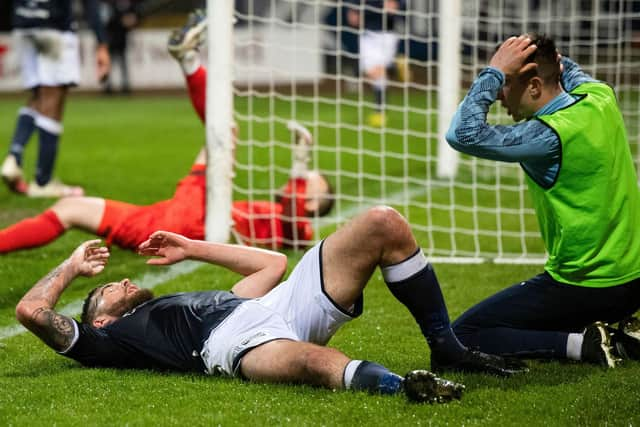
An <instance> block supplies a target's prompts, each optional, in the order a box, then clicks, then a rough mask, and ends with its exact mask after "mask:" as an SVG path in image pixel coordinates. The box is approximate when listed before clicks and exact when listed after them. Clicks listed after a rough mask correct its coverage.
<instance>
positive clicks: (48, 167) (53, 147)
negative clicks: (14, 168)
mask: <svg viewBox="0 0 640 427" xmlns="http://www.w3.org/2000/svg"><path fill="white" fill-rule="evenodd" d="M36 126H37V127H38V134H39V143H40V146H39V152H38V166H37V169H36V182H37V183H38V185H40V186H43V185H46V184H47V183H48V182H49V181H50V180H51V176H52V174H53V166H54V164H55V161H56V155H57V153H58V140H59V139H60V134H61V133H62V125H61V124H60V122H58V121H55V120H53V119H50V118H48V117H44V116H38V118H37V119H36Z"/></svg>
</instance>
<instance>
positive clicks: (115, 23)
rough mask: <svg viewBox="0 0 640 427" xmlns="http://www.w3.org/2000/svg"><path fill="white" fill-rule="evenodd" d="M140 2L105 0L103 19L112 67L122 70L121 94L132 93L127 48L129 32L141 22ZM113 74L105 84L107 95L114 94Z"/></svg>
mask: <svg viewBox="0 0 640 427" xmlns="http://www.w3.org/2000/svg"><path fill="white" fill-rule="evenodd" d="M138 4H139V3H138V2H137V1H134V0H103V2H102V9H101V10H102V19H103V21H104V22H105V29H106V31H107V41H108V44H109V54H110V55H111V63H112V67H115V66H116V64H117V66H118V68H120V82H121V83H120V92H122V93H125V94H128V93H130V92H131V85H130V80H129V66H128V63H127V46H128V39H129V32H130V31H131V30H132V29H133V28H135V27H136V26H137V25H138V24H139V22H140V14H139V12H138ZM112 77H113V74H110V75H109V76H108V77H107V79H106V81H105V83H104V91H105V93H109V94H110V93H113V85H112Z"/></svg>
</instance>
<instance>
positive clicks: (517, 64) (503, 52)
mask: <svg viewBox="0 0 640 427" xmlns="http://www.w3.org/2000/svg"><path fill="white" fill-rule="evenodd" d="M537 48H538V46H536V45H535V44H531V39H530V38H529V37H527V36H519V37H509V38H508V39H507V40H505V42H504V43H502V45H501V46H500V48H498V51H497V52H496V53H495V54H494V55H493V58H491V62H490V63H489V66H491V67H494V68H497V69H499V70H500V71H502V72H503V73H504V75H505V76H506V77H507V78H513V77H516V76H518V75H519V74H524V73H526V72H528V71H531V70H533V69H535V68H536V67H537V66H538V64H536V63H535V62H530V63H528V64H525V63H524V62H525V61H526V60H527V58H528V57H529V56H530V55H531V54H532V53H533V52H535V51H536V49H537Z"/></svg>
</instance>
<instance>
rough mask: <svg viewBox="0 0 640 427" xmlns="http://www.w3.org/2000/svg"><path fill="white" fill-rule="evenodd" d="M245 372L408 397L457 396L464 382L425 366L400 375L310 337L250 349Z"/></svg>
mask: <svg viewBox="0 0 640 427" xmlns="http://www.w3.org/2000/svg"><path fill="white" fill-rule="evenodd" d="M240 369H241V371H242V374H243V375H244V377H246V378H248V379H249V380H252V381H260V382H280V383H282V382H284V383H304V384H311V385H316V386H320V387H327V388H330V389H346V390H353V391H365V392H368V393H371V394H383V395H396V394H405V395H406V396H407V398H408V399H409V400H410V401H412V402H419V403H422V402H428V403H445V402H449V401H451V400H454V399H460V398H461V397H462V393H463V391H464V386H463V385H462V384H456V383H454V382H451V381H447V380H443V379H440V378H438V377H436V376H435V375H434V374H433V373H431V372H428V371H411V372H409V373H408V374H407V375H406V376H405V377H401V376H400V375H397V374H395V373H393V372H391V371H390V370H389V369H387V368H385V367H384V366H382V365H380V364H378V363H374V362H369V361H366V360H350V359H349V358H348V357H347V356H346V355H345V354H344V353H342V352H341V351H339V350H337V349H335V348H330V347H324V346H320V345H317V344H312V343H308V342H300V341H291V340H284V339H280V340H273V341H269V342H267V343H265V344H262V345H260V346H258V347H254V348H253V349H251V350H249V351H248V352H247V353H246V354H245V356H244V357H243V358H242V360H241V362H240Z"/></svg>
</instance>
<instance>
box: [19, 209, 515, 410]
mask: <svg viewBox="0 0 640 427" xmlns="http://www.w3.org/2000/svg"><path fill="white" fill-rule="evenodd" d="M98 243H99V241H96V240H94V241H89V242H85V243H84V244H82V245H80V247H78V249H76V250H75V251H74V252H73V253H72V255H71V256H70V258H69V259H67V260H66V261H64V262H63V263H62V264H60V266H59V267H57V268H56V269H54V270H53V271H52V272H51V273H49V274H48V275H47V276H45V277H44V278H42V279H41V280H40V281H39V282H38V283H37V284H36V285H35V286H34V287H33V288H32V289H31V290H30V291H29V292H27V294H26V295H25V296H24V297H23V298H22V299H21V301H20V302H19V303H18V306H17V308H16V314H17V318H18V319H19V321H20V322H21V323H22V324H23V325H24V326H25V327H27V328H28V329H29V330H30V331H31V332H33V333H34V334H35V335H37V336H38V337H39V338H40V339H42V340H43V341H44V342H45V343H46V344H47V345H48V346H50V347H51V348H52V349H54V350H55V351H57V352H59V353H61V354H63V355H65V356H67V357H70V358H72V359H75V360H77V361H79V362H80V363H82V364H83V365H86V366H92V367H93V366H96V367H100V366H102V367H115V368H131V369H157V370H174V371H187V372H199V373H203V372H204V373H207V374H212V375H214V374H222V375H227V376H236V377H240V378H246V379H248V380H252V381H261V382H284V383H307V384H314V385H318V386H324V387H328V388H331V389H353V390H366V391H370V392H372V393H382V394H397V393H405V394H406V395H407V396H408V397H409V398H410V399H411V400H414V401H418V402H446V401H448V400H452V399H459V398H460V397H461V394H462V391H463V386H461V385H459V384H455V383H452V382H449V381H445V380H441V379H439V378H437V377H436V376H435V375H434V374H432V373H431V372H428V371H424V370H419V371H412V372H410V373H408V374H407V375H406V376H405V377H401V376H399V375H396V374H394V373H393V372H391V371H389V370H388V369H387V368H385V367H384V366H382V365H379V364H377V363H373V362H368V361H361V360H352V359H351V358H349V357H347V356H346V355H345V354H344V353H342V352H340V351H339V350H337V349H334V348H330V347H325V344H326V343H327V342H328V341H329V340H330V339H331V337H332V336H333V335H334V334H335V332H336V331H337V330H338V328H339V327H340V326H341V325H342V324H344V323H346V322H348V321H349V320H351V319H353V318H355V317H358V316H359V315H360V314H361V312H362V308H363V295H362V291H363V289H364V287H365V286H366V284H367V282H368V281H369V279H370V278H371V275H372V274H373V272H374V270H375V269H376V267H378V266H379V267H380V269H381V272H382V276H383V278H384V280H385V283H386V284H387V286H388V287H389V290H390V291H391V293H392V294H393V295H394V296H395V297H396V298H397V299H398V300H399V301H400V302H401V303H403V304H404V305H405V306H406V307H407V308H408V309H409V311H410V312H411V314H412V315H413V317H414V318H415V320H416V322H417V323H418V325H419V327H420V329H421V331H422V334H423V335H424V337H425V338H426V340H427V342H428V344H429V347H430V349H431V354H432V369H435V370H440V371H443V370H460V371H471V372H486V373H490V374H494V375H502V376H508V375H511V374H513V373H517V372H522V371H524V368H523V366H522V365H521V364H519V363H515V364H514V361H508V360H505V359H503V358H502V357H498V356H490V355H487V354H484V353H480V352H477V351H471V350H469V349H467V348H466V347H464V346H463V345H461V344H460V342H459V341H458V340H457V338H456V337H455V335H454V333H453V331H452V330H451V326H450V324H449V316H448V313H447V308H446V305H445V302H444V298H443V295H442V292H441V289H440V285H439V283H438V281H437V279H436V276H435V273H434V271H433V267H432V266H431V264H429V262H428V261H427V259H426V257H425V256H424V254H423V252H422V250H421V249H420V248H419V247H418V244H417V242H416V240H415V238H414V237H413V235H412V233H411V229H410V227H409V224H408V223H407V221H406V220H405V219H404V218H403V217H402V216H401V215H400V214H399V213H398V212H397V211H395V210H393V209H392V208H388V207H376V208H372V209H369V210H368V211H366V212H364V213H362V214H360V215H359V216H357V217H355V218H354V219H353V220H351V221H350V222H349V223H347V224H346V225H345V226H344V227H342V228H340V229H339V230H338V231H336V232H335V233H333V234H331V235H330V236H329V237H328V238H326V239H325V240H324V241H322V242H320V243H318V244H316V245H315V246H313V247H312V248H311V249H310V250H309V251H308V252H307V253H306V254H305V255H304V257H303V258H302V259H301V260H300V262H299V263H298V264H297V265H296V267H295V268H294V269H293V271H292V272H291V274H290V276H289V277H288V279H287V280H286V281H284V282H282V283H280V284H279V285H278V283H279V282H280V280H281V278H282V276H283V274H284V272H285V271H286V267H287V260H286V257H285V256H284V255H282V254H279V253H276V252H271V251H267V250H263V249H257V248H251V247H247V246H238V245H228V244H219V243H211V242H203V241H196V240H190V239H187V238H185V237H183V236H180V235H177V234H174V233H169V232H165V231H158V232H155V233H153V234H152V235H151V236H150V238H149V239H148V240H146V241H145V242H143V243H142V244H141V245H140V247H139V252H140V253H141V254H142V255H150V256H155V257H156V258H153V259H151V260H149V261H148V263H149V264H158V265H167V264H173V263H176V262H179V261H181V260H184V259H194V260H199V261H204V262H209V263H213V264H217V265H220V266H222V267H225V268H227V269H229V270H231V271H234V272H236V273H239V274H241V275H242V276H244V278H243V279H242V280H240V281H239V282H237V283H236V284H235V285H234V286H233V287H232V288H231V292H226V291H204V292H188V293H179V294H174V295H165V296H162V297H159V298H153V295H152V294H151V292H150V291H149V290H147V289H140V288H138V287H137V286H136V285H135V284H133V283H131V282H130V281H129V279H123V280H122V281H120V282H113V283H107V284H105V285H102V286H99V287H97V288H95V289H94V290H93V291H91V293H90V294H89V296H88V298H87V299H86V301H85V303H84V308H83V314H82V322H77V321H75V320H74V319H71V318H69V317H66V316H64V315H62V314H60V313H57V312H56V311H55V305H56V303H57V301H58V299H59V298H60V296H61V294H62V293H63V292H64V290H65V289H66V288H67V287H68V286H69V285H70V284H71V282H72V281H73V279H74V278H76V277H77V276H80V275H84V276H93V275H95V274H97V273H99V272H100V271H102V270H103V268H104V267H105V264H106V262H107V259H108V256H109V252H108V250H107V248H105V247H99V246H98ZM276 285H277V286H276ZM424 351H425V350H424V349H417V350H416V356H417V360H418V362H417V363H420V364H422V363H423V361H424V359H425V357H424ZM515 362H517V361H515Z"/></svg>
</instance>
